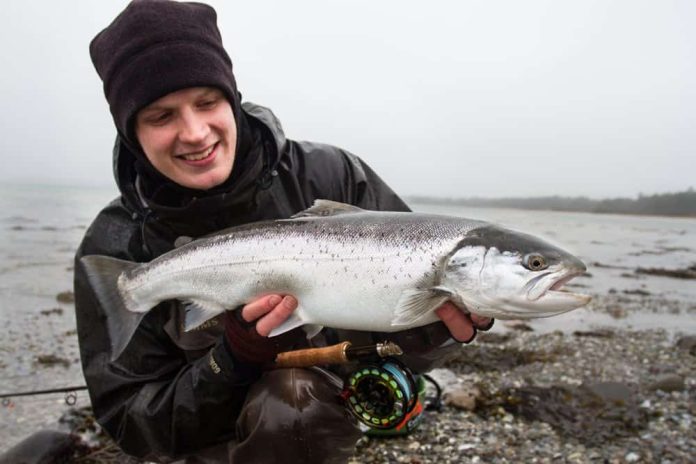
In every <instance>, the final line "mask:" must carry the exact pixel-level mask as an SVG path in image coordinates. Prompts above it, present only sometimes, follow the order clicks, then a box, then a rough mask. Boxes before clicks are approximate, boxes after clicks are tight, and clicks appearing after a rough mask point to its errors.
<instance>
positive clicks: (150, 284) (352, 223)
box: [119, 212, 485, 331]
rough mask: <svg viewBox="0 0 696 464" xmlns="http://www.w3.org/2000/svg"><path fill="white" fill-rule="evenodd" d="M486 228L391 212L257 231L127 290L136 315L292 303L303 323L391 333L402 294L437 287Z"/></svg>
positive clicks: (216, 242) (196, 245) (169, 258)
mask: <svg viewBox="0 0 696 464" xmlns="http://www.w3.org/2000/svg"><path fill="white" fill-rule="evenodd" d="M482 225H485V223H483V222H479V221H471V220H467V219H458V218H451V217H446V216H437V215H425V214H415V213H388V212H364V213H351V214H340V215H336V216H329V217H320V218H299V219H290V220H280V221H271V222H265V223H256V224H252V225H249V226H242V227H239V228H236V229H233V230H231V231H230V232H229V233H225V234H222V235H219V236H215V237H211V238H208V239H203V240H198V241H196V242H192V243H191V244H189V245H185V246H183V247H181V248H179V249H177V250H174V251H172V252H170V253H167V254H165V255H162V256H160V257H159V258H157V259H155V260H153V261H152V262H151V263H148V264H144V265H142V266H139V267H138V268H136V269H134V270H133V271H130V272H128V273H126V274H125V275H124V276H123V278H122V279H121V281H120V283H119V288H120V291H121V293H122V294H124V299H125V300H126V301H132V302H135V304H137V305H138V308H129V309H131V310H135V311H144V310H146V309H149V308H150V307H152V306H154V304H156V303H157V302H159V301H163V300H167V299H172V298H178V299H183V300H192V301H195V302H198V303H202V304H203V305H204V306H205V305H208V306H209V307H211V306H212V307H215V306H219V310H220V311H221V310H223V309H224V308H234V307H237V306H238V305H240V304H243V303H245V302H248V301H250V300H251V299H253V298H254V297H257V296H259V295H262V294H267V293H270V292H277V293H288V294H293V295H295V296H296V297H297V298H298V300H299V301H300V308H299V309H298V310H297V311H296V314H297V315H298V316H299V317H300V318H301V319H302V321H303V322H304V323H308V324H320V325H328V326H334V327H340V328H346V329H357V330H367V329H370V330H383V331H391V330H394V328H393V327H392V325H391V322H392V320H393V317H394V316H393V310H394V309H395V308H396V307H397V303H398V302H399V298H400V297H401V295H402V293H403V292H404V291H405V290H408V289H414V288H418V287H422V286H424V285H431V284H436V282H435V281H434V279H436V276H437V275H438V271H439V269H438V266H439V265H440V260H441V259H442V258H443V257H445V256H448V255H449V254H450V253H451V252H452V251H453V250H454V249H455V247H456V246H457V244H458V243H459V242H460V241H461V240H462V239H463V238H464V237H465V236H466V234H467V233H468V232H469V231H470V230H472V229H475V228H477V227H480V226H482ZM431 320H433V321H434V320H435V316H434V315H432V316H431ZM422 323H423V321H419V325H420V324H422ZM414 325H415V324H414ZM404 328H407V327H403V326H402V327H399V330H401V329H404Z"/></svg>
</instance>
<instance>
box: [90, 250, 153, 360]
mask: <svg viewBox="0 0 696 464" xmlns="http://www.w3.org/2000/svg"><path fill="white" fill-rule="evenodd" d="M80 262H81V263H82V266H83V268H84V271H85V274H86V275H87V280H88V281H89V283H90V285H91V286H92V288H93V289H94V295H95V296H96V298H97V300H98V301H99V303H100V305H101V307H102V308H103V310H104V313H105V315H106V323H107V328H108V331H109V338H110V340H111V360H114V359H116V358H118V356H119V355H120V354H121V353H122V352H123V350H124V349H125V348H126V346H127V345H128V342H129V341H130V340H131V338H133V334H134V333H135V331H136V329H137V328H138V325H139V324H140V321H141V320H142V319H143V317H145V314H146V312H147V309H149V308H146V310H145V311H143V310H142V309H140V308H137V306H136V305H135V304H134V302H132V301H128V300H126V299H124V295H123V294H122V293H121V291H120V290H119V287H118V281H119V277H120V276H121V275H122V274H123V272H125V271H128V270H130V269H133V268H135V267H137V266H138V265H139V264H138V263H134V262H131V261H125V260H122V259H116V258H111V257H109V256H100V255H88V256H84V257H82V258H81V259H80ZM136 311H137V312H136Z"/></svg>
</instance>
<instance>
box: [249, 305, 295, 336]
mask: <svg viewBox="0 0 696 464" xmlns="http://www.w3.org/2000/svg"><path fill="white" fill-rule="evenodd" d="M296 308H297V299H295V297H292V296H286V297H285V298H283V299H282V301H281V302H280V304H278V305H277V306H276V307H275V308H274V309H273V310H272V311H271V312H269V313H268V314H266V315H265V316H263V317H262V318H261V319H259V321H258V322H257V323H256V331H257V332H258V333H259V335H261V336H262V337H267V336H268V334H269V333H271V330H273V329H275V328H276V327H278V326H279V325H280V324H282V323H283V322H285V320H286V319H287V318H288V317H290V314H292V312H293V311H294V310H295V309H296Z"/></svg>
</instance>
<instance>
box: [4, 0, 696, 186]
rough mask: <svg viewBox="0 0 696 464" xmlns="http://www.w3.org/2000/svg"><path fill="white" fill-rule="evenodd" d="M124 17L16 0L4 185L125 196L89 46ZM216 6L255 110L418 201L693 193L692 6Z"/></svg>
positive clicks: (111, 4)
mask: <svg viewBox="0 0 696 464" xmlns="http://www.w3.org/2000/svg"><path fill="white" fill-rule="evenodd" d="M126 4H127V2H126V1H123V0H108V1H106V0H99V1H94V0H71V1H60V2H57V1H48V0H44V1H27V2H19V1H14V2H3V6H2V19H0V50H1V55H0V59H1V62H2V71H1V72H0V89H1V92H2V111H1V112H0V124H1V126H0V131H1V132H0V150H2V153H3V155H4V162H3V163H2V168H1V169H0V182H3V183H4V182H9V181H11V182H25V181H33V182H44V183H46V182H54V183H61V184H65V183H73V184H85V185H106V186H108V185H110V184H112V183H113V180H112V174H111V146H112V143H113V139H114V134H115V130H114V128H113V122H112V120H111V118H110V115H109V113H108V107H107V105H106V103H105V100H104V97H103V93H102V87H101V81H100V80H99V78H98V76H97V74H96V72H95V71H94V69H93V67H92V64H91V62H90V59H89V53H88V45H89V42H90V40H91V39H92V37H93V36H94V35H95V34H97V33H98V32H99V31H100V30H101V29H102V28H104V27H105V26H107V25H108V24H109V23H110V22H111V20H112V19H113V18H114V16H115V15H116V14H118V13H119V12H120V11H121V10H122V9H123V8H124V7H125V5H126ZM210 4H212V5H213V6H215V7H216V9H217V11H218V21H219V26H220V29H221V31H222V35H223V40H224V42H225V45H226V47H227V50H228V52H229V53H230V55H231V56H232V60H233V62H234V66H235V74H236V76H237V82H238V84H239V88H240V90H241V91H242V93H243V95H244V99H245V100H250V101H254V102H256V103H259V104H262V105H265V106H268V107H270V108H271V109H273V111H274V112H275V113H276V115H277V116H278V117H279V118H280V120H281V121H282V122H283V125H284V128H285V131H286V134H287V135H288V137H290V138H294V139H305V140H315V141H320V142H327V143H332V144H335V145H339V146H341V147H343V148H346V149H348V150H350V151H352V152H353V153H355V154H357V155H359V156H361V157H362V158H363V159H364V160H365V161H366V162H368V163H369V164H370V165H371V166H372V167H373V168H374V169H375V170H376V171H377V172H378V173H380V175H381V176H382V177H383V178H384V179H385V180H386V181H387V182H388V183H389V184H391V185H392V186H393V187H394V188H395V189H396V190H397V191H398V192H400V193H402V194H404V195H412V194H428V195H438V196H485V197H500V196H532V195H550V194H560V195H586V196H590V197H593V198H600V197H613V196H635V195H637V194H638V193H640V192H642V193H645V194H652V193H659V192H669V191H679V190H684V189H687V188H689V187H696V168H695V167H694V166H696V153H695V150H694V147H695V146H696V91H695V90H694V89H695V86H696V27H694V25H695V24H696V2H694V1H693V0H683V1H669V0H653V1H647V0H622V1H619V0H611V1H610V0H596V1H595V0H577V1H562V0H525V1H520V0H506V1H502V0H501V1H495V0H480V1H472V0H460V1H437V0H433V1H429V2H424V1H417V2H416V1H407V0H398V1H396V0H380V1H375V0H365V1H363V0H359V1H358V0H345V1H336V0H334V1H327V0H321V1H320V0H316V1H301V0H293V1H287V0H285V1H280V0H278V1H260V0H256V1H253V2H250V1H230V0H225V1H223V0H220V1H213V2H210Z"/></svg>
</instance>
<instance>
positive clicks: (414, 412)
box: [342, 358, 423, 430]
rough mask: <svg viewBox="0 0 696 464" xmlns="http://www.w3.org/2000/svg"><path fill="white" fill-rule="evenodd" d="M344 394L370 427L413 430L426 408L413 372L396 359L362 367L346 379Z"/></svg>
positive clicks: (352, 408)
mask: <svg viewBox="0 0 696 464" xmlns="http://www.w3.org/2000/svg"><path fill="white" fill-rule="evenodd" d="M342 396H343V398H344V399H345V400H346V404H347V405H348V409H349V410H350V411H351V413H353V415H354V416H355V417H356V418H357V419H358V420H359V421H360V422H361V423H362V424H364V425H366V426H367V427H369V428H371V429H378V430H379V429H382V430H385V429H396V430H400V429H402V428H403V427H404V426H407V428H408V429H409V430H410V429H411V428H413V427H415V425H416V420H415V419H416V418H418V416H419V414H420V412H421V411H422V410H423V406H422V404H421V402H420V401H419V400H418V399H419V398H418V396H419V392H418V387H417V384H416V380H415V377H414V375H413V373H412V372H411V371H410V370H409V369H408V368H407V367H406V366H405V365H404V364H403V363H401V362H399V361H397V360H396V359H394V358H386V359H384V360H383V361H382V362H381V363H378V364H366V365H363V366H360V367H359V368H358V369H357V370H355V371H354V372H353V373H352V374H350V375H349V376H348V378H347V379H346V382H345V384H344V389H343V394H342Z"/></svg>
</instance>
